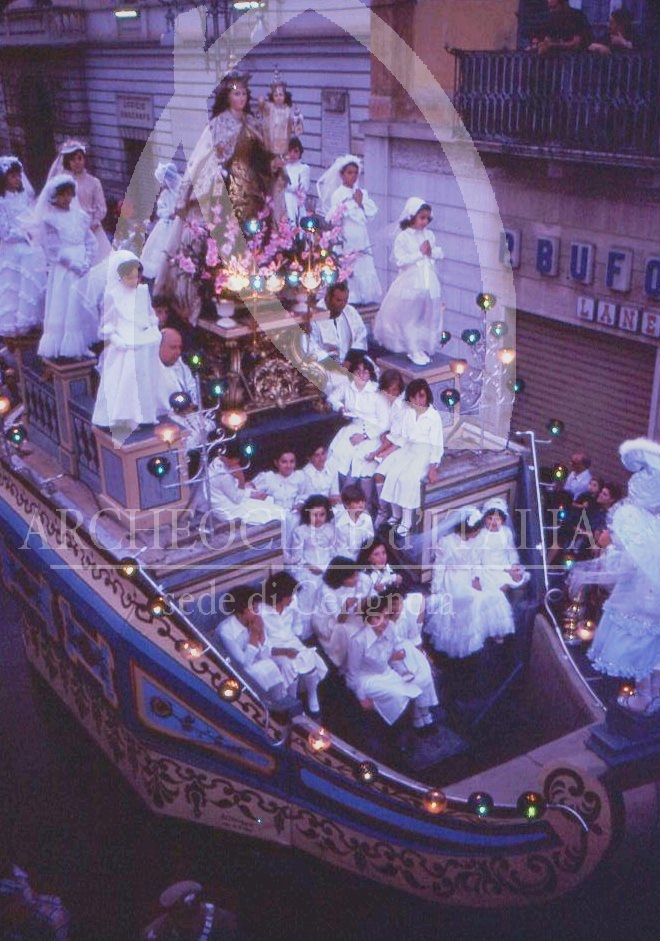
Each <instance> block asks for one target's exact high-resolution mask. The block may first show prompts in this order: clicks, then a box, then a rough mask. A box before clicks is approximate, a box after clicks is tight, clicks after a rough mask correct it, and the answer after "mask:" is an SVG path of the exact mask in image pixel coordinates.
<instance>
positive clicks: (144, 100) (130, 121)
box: [117, 95, 154, 131]
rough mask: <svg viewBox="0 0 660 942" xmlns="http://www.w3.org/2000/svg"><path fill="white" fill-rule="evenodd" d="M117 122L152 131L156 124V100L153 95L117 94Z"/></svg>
mask: <svg viewBox="0 0 660 942" xmlns="http://www.w3.org/2000/svg"><path fill="white" fill-rule="evenodd" d="M117 123H118V124H123V125H125V126H127V127H132V128H148V129H149V130H150V131H151V130H152V129H153V126H154V100H153V98H152V97H151V95H117Z"/></svg>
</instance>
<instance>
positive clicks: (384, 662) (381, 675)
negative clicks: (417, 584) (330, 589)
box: [346, 596, 438, 734]
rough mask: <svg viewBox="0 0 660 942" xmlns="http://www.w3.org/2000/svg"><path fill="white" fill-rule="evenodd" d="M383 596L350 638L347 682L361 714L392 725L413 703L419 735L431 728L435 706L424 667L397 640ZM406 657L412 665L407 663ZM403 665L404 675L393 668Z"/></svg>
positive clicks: (372, 604)
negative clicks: (373, 713)
mask: <svg viewBox="0 0 660 942" xmlns="http://www.w3.org/2000/svg"><path fill="white" fill-rule="evenodd" d="M389 611H390V600H389V598H388V597H387V596H385V597H379V598H375V599H369V601H368V605H367V608H366V610H365V612H364V615H363V620H364V625H363V627H362V628H361V629H360V630H359V631H357V632H356V633H355V634H354V635H353V637H352V638H351V639H350V641H349V644H348V661H347V677H346V682H347V684H348V686H349V688H350V689H351V690H352V691H353V693H355V695H356V697H357V698H358V700H359V701H360V705H361V706H362V707H363V708H364V709H375V710H376V712H377V713H378V714H379V716H380V717H381V718H382V719H383V720H384V721H385V723H387V724H388V726H392V725H393V724H394V723H396V721H397V720H398V719H399V717H400V716H401V715H402V714H403V712H404V710H405V709H406V707H407V706H408V704H409V703H410V702H411V701H412V702H413V705H414V710H413V726H414V727H415V728H416V729H418V730H419V731H420V732H421V733H422V734H424V733H425V732H426V731H427V730H428V731H429V732H431V731H432V730H433V728H434V720H433V716H432V713H431V710H432V708H433V707H434V706H436V705H437V703H438V697H437V694H436V691H435V686H434V684H433V678H432V676H431V672H430V669H429V667H428V662H427V664H426V666H425V667H423V666H422V664H421V660H420V661H418V660H417V658H414V656H413V654H412V652H413V651H414V650H416V649H415V648H414V647H412V648H409V647H407V646H404V645H403V644H402V643H401V642H399V641H398V640H397V636H396V633H395V631H394V629H393V627H392V624H391V619H390V614H389ZM409 657H410V663H409V664H408V662H407V659H408V658H409ZM394 665H397V666H398V667H399V669H401V665H405V666H404V670H405V674H399V673H397V671H396V670H395V669H394Z"/></svg>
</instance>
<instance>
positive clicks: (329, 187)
mask: <svg viewBox="0 0 660 942" xmlns="http://www.w3.org/2000/svg"><path fill="white" fill-rule="evenodd" d="M349 164H355V165H356V167H357V168H358V180H359V179H360V173H361V172H362V161H361V160H360V158H359V157H356V156H355V154H343V155H342V156H341V157H337V159H336V160H335V162H334V163H333V164H332V166H331V167H329V168H328V169H327V170H326V171H325V173H322V174H321V176H320V177H319V178H318V180H317V181H316V192H317V193H318V195H319V207H318V208H319V210H320V211H321V212H322V213H323V214H324V215H326V216H327V214H328V213H329V212H330V200H331V199H332V194H333V193H334V192H335V190H336V189H337V188H338V187H340V186H341V185H342V179H341V172H342V170H343V169H344V168H345V167H347V166H348V165H349ZM356 184H357V180H356Z"/></svg>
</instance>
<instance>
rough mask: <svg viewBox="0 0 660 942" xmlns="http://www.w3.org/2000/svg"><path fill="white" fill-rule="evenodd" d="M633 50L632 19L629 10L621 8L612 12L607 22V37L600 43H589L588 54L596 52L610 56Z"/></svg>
mask: <svg viewBox="0 0 660 942" xmlns="http://www.w3.org/2000/svg"><path fill="white" fill-rule="evenodd" d="M632 48H633V18H632V14H631V13H630V10H626V8H625V7H621V8H620V9H618V10H612V12H611V13H610V18H609V20H608V21H607V37H606V38H605V39H604V40H603V42H602V43H591V45H590V46H589V52H598V53H600V54H601V55H603V56H610V55H612V53H613V52H619V51H621V50H623V51H624V52H625V51H630V50H631V49H632Z"/></svg>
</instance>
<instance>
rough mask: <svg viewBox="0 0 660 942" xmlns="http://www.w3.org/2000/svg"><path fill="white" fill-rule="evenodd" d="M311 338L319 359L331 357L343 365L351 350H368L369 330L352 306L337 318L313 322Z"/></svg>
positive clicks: (347, 306)
mask: <svg viewBox="0 0 660 942" xmlns="http://www.w3.org/2000/svg"><path fill="white" fill-rule="evenodd" d="M311 337H312V341H313V342H314V345H315V348H316V350H318V353H317V356H318V357H319V359H323V358H325V357H328V356H331V357H332V358H333V359H335V360H339V362H340V363H341V362H343V361H344V360H345V359H346V355H347V354H348V351H349V350H366V349H367V328H366V326H365V323H364V321H363V320H362V317H361V316H360V314H359V313H358V312H357V311H356V309H355V308H354V307H353V305H352V304H347V305H346V307H345V308H344V310H343V311H342V312H341V314H340V315H339V316H338V317H336V318H331V317H330V316H328V318H327V319H324V320H314V321H312V325H311Z"/></svg>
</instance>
